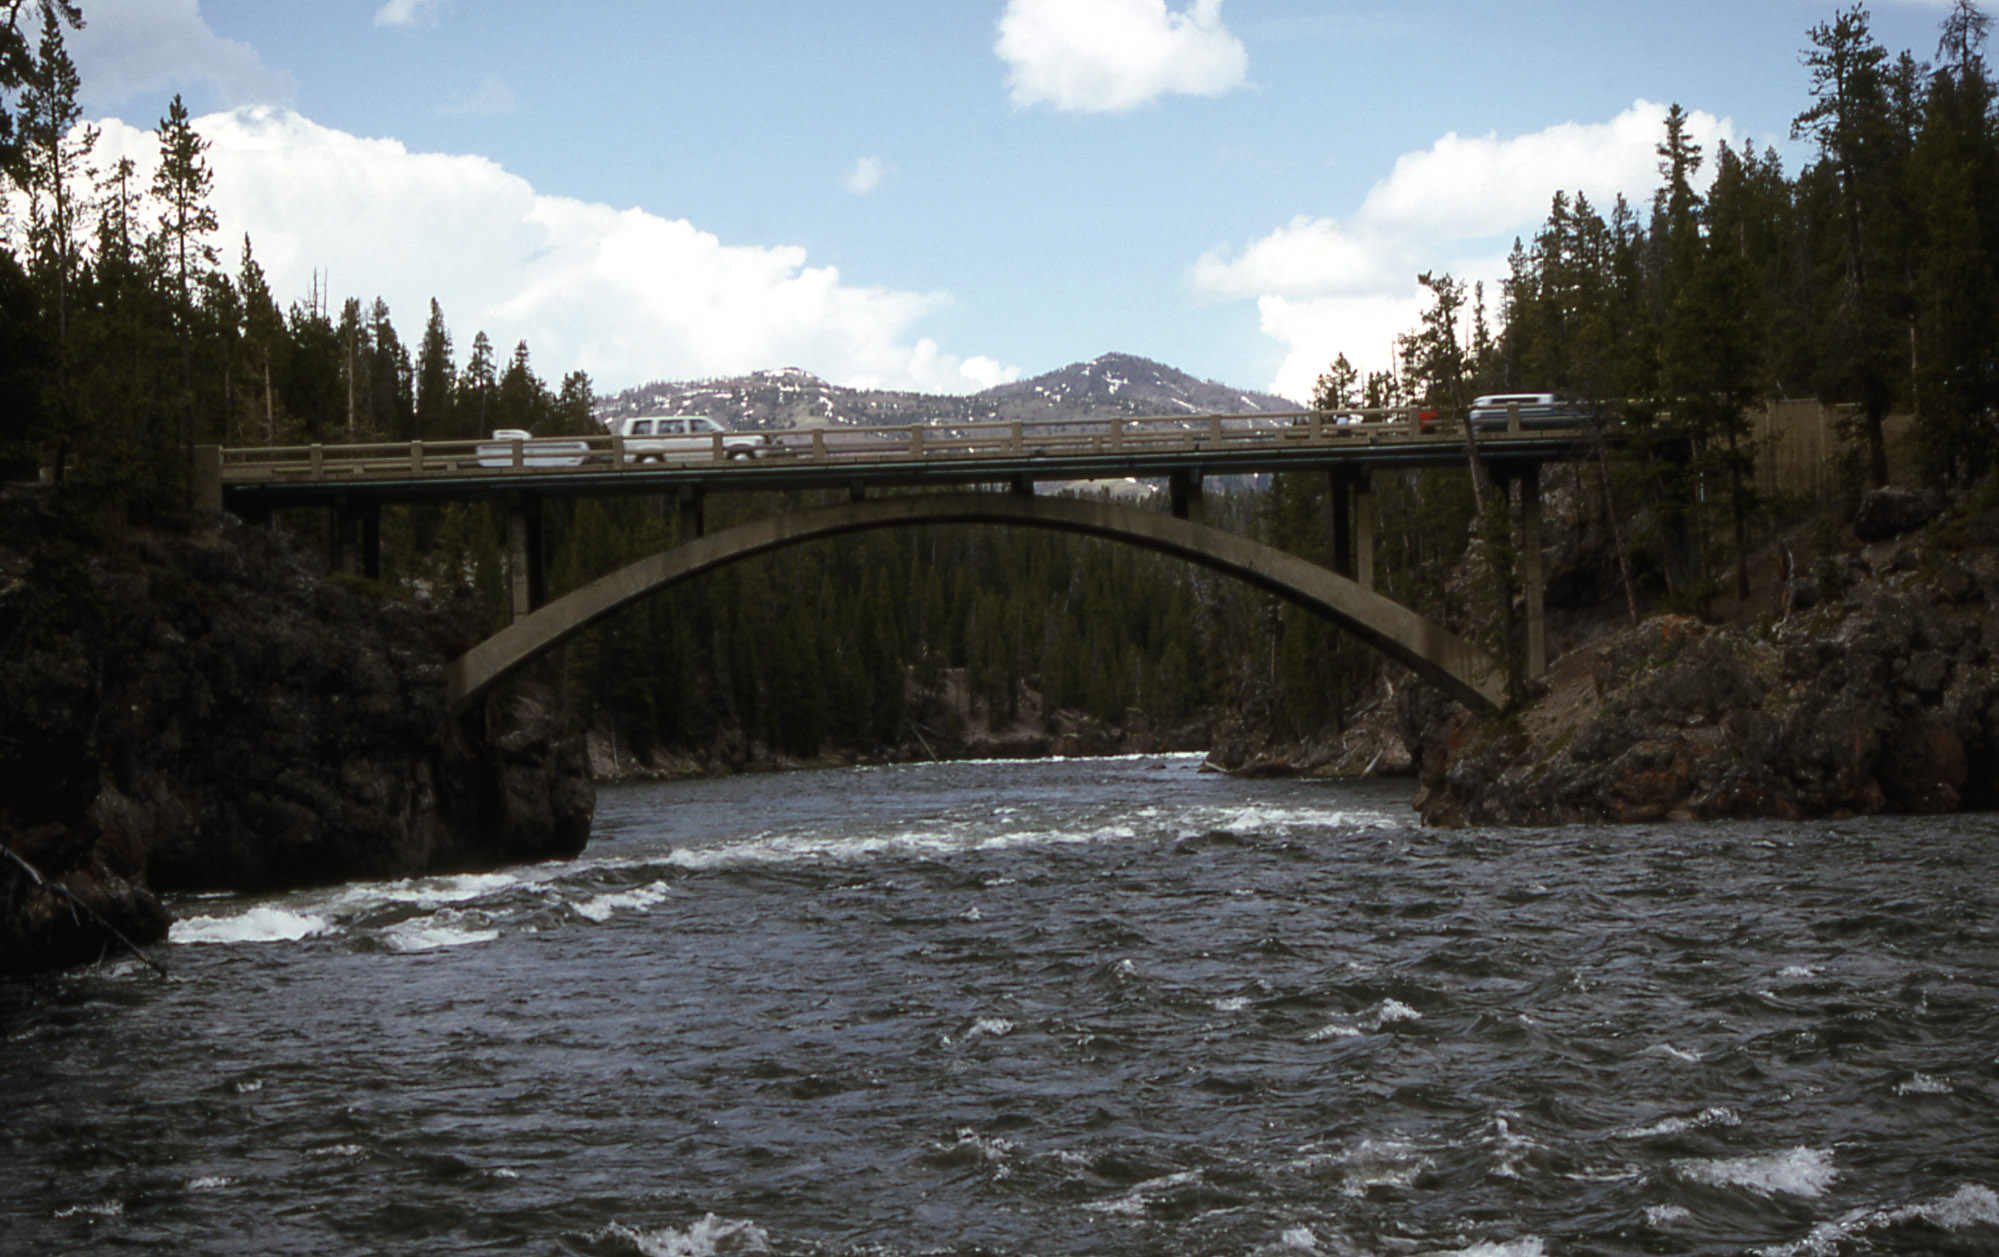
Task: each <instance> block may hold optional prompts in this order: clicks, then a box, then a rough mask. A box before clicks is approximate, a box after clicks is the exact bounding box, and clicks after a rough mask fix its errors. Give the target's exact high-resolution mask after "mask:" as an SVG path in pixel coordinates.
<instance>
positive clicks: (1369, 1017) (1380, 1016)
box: [1361, 998, 1423, 1030]
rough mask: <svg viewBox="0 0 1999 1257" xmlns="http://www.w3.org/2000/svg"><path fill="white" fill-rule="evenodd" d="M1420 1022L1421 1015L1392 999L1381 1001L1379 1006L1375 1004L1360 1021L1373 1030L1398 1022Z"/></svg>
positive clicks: (1399, 1001)
mask: <svg viewBox="0 0 1999 1257" xmlns="http://www.w3.org/2000/svg"><path fill="white" fill-rule="evenodd" d="M1421 1020H1423V1014H1421V1013H1419V1012H1417V1011H1416V1010H1415V1009H1413V1008H1411V1007H1409V1005H1407V1004H1405V1003H1403V1002H1402V1001H1401V1000H1399V999H1392V998H1391V999H1385V1000H1382V1001H1381V1002H1380V1003H1379V1004H1376V1005H1375V1006H1374V1007H1373V1008H1371V1009H1369V1010H1368V1012H1367V1014H1366V1016H1364V1017H1363V1018H1362V1019H1361V1021H1362V1024H1364V1025H1367V1026H1369V1027H1371V1028H1372V1029H1375V1030H1379V1029H1381V1028H1382V1027H1383V1026H1392V1025H1394V1024H1395V1023H1396V1022H1398V1021H1421Z"/></svg>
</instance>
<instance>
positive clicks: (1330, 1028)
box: [1305, 1021, 1360, 1043]
mask: <svg viewBox="0 0 1999 1257" xmlns="http://www.w3.org/2000/svg"><path fill="white" fill-rule="evenodd" d="M1359 1037H1360V1028H1359V1027H1358V1026H1349V1025H1345V1024H1343V1023H1341V1022H1337V1021H1329V1022H1327V1023H1326V1024H1325V1025H1323V1026H1320V1027H1319V1028H1318V1029H1317V1030H1311V1031H1307V1032H1306V1034H1305V1042H1307V1043H1328V1042H1331V1041H1332V1040H1334V1039H1358V1038H1359Z"/></svg>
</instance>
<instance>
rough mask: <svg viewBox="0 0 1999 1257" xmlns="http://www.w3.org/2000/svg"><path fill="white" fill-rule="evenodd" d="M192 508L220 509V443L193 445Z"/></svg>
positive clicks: (198, 509) (199, 509)
mask: <svg viewBox="0 0 1999 1257" xmlns="http://www.w3.org/2000/svg"><path fill="white" fill-rule="evenodd" d="M194 509H195V510H197V511H219V510H221V509H222V447H221V446H220V445H197V446H195V447H194Z"/></svg>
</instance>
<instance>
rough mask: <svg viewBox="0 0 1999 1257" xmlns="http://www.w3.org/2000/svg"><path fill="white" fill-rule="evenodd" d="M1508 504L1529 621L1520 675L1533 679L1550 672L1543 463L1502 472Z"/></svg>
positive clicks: (1516, 572)
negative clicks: (1515, 522)
mask: <svg viewBox="0 0 1999 1257" xmlns="http://www.w3.org/2000/svg"><path fill="white" fill-rule="evenodd" d="M1499 476H1500V483H1501V485H1502V486H1503V487H1504V489H1505V491H1506V494H1507V499H1508V502H1507V504H1508V506H1509V507H1514V508H1517V510H1518V518H1519V521H1520V527H1519V533H1518V539H1517V541H1516V542H1515V544H1514V558H1513V572H1514V575H1515V576H1516V577H1517V578H1518V579H1519V581H1520V599H1521V603H1522V607H1521V609H1522V612H1523V616H1522V618H1523V619H1525V620H1526V623H1525V624H1524V625H1523V626H1522V627H1523V628H1524V630H1525V637H1526V640H1525V642H1524V646H1525V656H1526V657H1525V658H1524V659H1522V660H1521V667H1520V675H1521V677H1522V678H1524V679H1526V680H1529V681H1533V680H1538V679H1540V678H1541V677H1544V676H1546V675H1548V609H1547V601H1546V596H1545V590H1544V588H1543V586H1544V585H1545V584H1546V578H1545V577H1544V575H1543V574H1542V571H1541V465H1540V464H1539V463H1525V464H1522V465H1521V466H1518V467H1510V468H1507V469H1505V470H1503V471H1501V472H1500V473H1499Z"/></svg>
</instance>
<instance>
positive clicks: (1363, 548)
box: [1326, 468, 1374, 590]
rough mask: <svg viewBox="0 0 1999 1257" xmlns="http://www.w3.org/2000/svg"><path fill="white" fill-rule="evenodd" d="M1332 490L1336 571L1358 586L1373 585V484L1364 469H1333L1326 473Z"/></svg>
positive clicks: (1368, 586)
mask: <svg viewBox="0 0 1999 1257" xmlns="http://www.w3.org/2000/svg"><path fill="white" fill-rule="evenodd" d="M1326 482H1327V484H1328V486H1329V487H1330V488H1331V490H1332V517H1333V520H1332V535H1331V543H1332V550H1333V563H1332V566H1333V570H1334V571H1335V572H1337V573H1339V574H1340V575H1341V576H1344V577H1346V578H1347V579H1348V580H1350V581H1352V582H1354V583H1355V584H1356V585H1359V586H1360V587H1361V588H1362V589H1368V590H1371V589H1373V588H1374V485H1373V482H1372V481H1371V480H1370V479H1369V477H1368V474H1367V473H1366V472H1364V471H1351V470H1347V469H1345V468H1333V469H1331V470H1329V471H1328V472H1327V473H1326Z"/></svg>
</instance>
